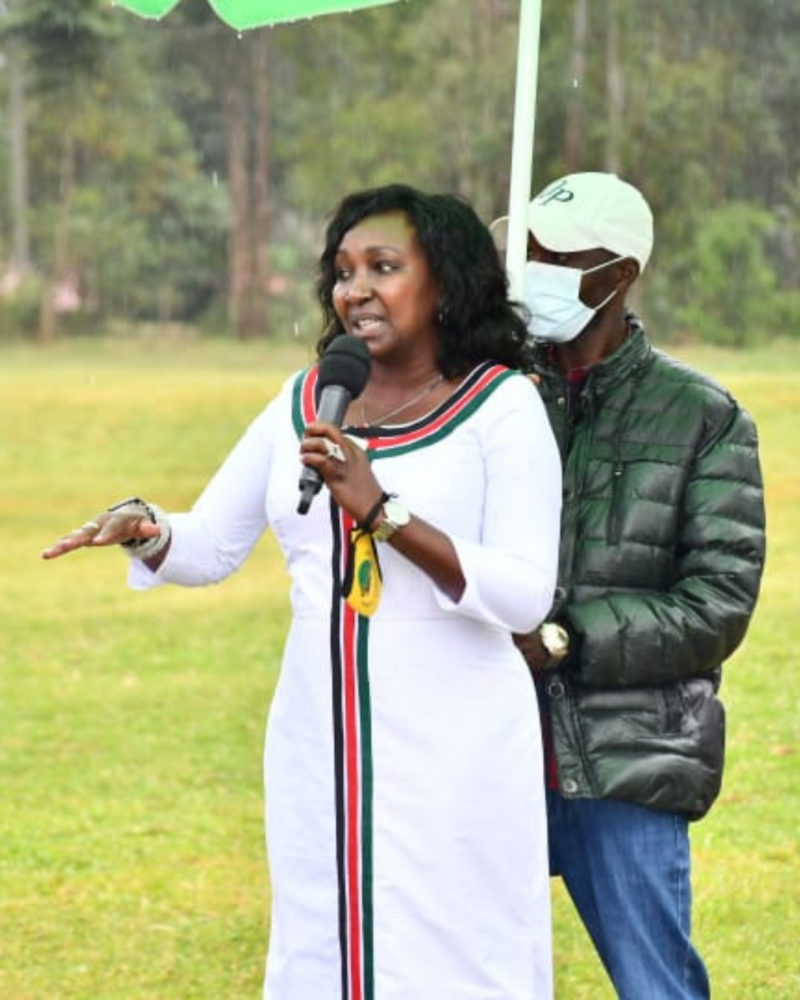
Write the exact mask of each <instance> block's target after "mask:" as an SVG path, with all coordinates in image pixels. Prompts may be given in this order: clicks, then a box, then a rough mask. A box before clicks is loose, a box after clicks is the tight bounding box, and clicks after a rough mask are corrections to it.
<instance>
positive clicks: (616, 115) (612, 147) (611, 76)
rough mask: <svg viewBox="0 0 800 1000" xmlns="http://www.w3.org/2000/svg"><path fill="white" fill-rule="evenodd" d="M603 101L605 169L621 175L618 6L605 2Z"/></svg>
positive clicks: (622, 110) (622, 97)
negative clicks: (604, 81)
mask: <svg viewBox="0 0 800 1000" xmlns="http://www.w3.org/2000/svg"><path fill="white" fill-rule="evenodd" d="M606 31H607V34H606V98H607V105H608V131H607V132H606V152H605V163H606V170H608V171H609V172H610V173H612V174H616V173H619V172H620V169H621V164H622V122H623V119H624V113H625V94H624V87H623V74H622V63H621V62H620V56H619V50H620V45H619V4H618V3H617V0H606Z"/></svg>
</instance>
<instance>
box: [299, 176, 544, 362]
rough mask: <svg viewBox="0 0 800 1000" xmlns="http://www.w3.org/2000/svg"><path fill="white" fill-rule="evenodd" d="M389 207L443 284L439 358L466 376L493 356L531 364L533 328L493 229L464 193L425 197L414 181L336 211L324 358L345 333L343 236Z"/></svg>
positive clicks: (326, 262) (353, 199) (329, 232)
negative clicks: (515, 296) (338, 263)
mask: <svg viewBox="0 0 800 1000" xmlns="http://www.w3.org/2000/svg"><path fill="white" fill-rule="evenodd" d="M389 212H402V213H404V214H405V216H406V217H407V218H408V220H409V222H410V223H411V225H412V226H413V227H414V231H415V234H416V238H417V242H418V243H419V246H420V248H421V249H422V252H423V254H424V256H425V259H426V261H427V263H428V267H429V268H430V270H431V273H432V274H433V276H434V279H435V281H436V283H437V285H438V287H439V309H438V311H437V315H436V324H437V327H438V331H439V350H438V359H437V360H438V365H439V370H440V371H441V372H442V374H443V375H444V376H445V377H446V378H452V377H454V376H457V375H463V374H465V373H466V372H468V371H469V370H470V369H471V368H472V367H474V366H475V365H476V364H477V363H479V362H481V361H487V360H490V361H496V362H499V363H500V364H504V365H508V366H509V367H510V368H525V367H526V366H527V361H528V354H529V349H528V331H527V327H526V324H525V321H524V319H523V318H522V315H521V313H520V310H519V308H518V307H517V306H516V304H515V303H513V302H510V301H509V298H508V278H507V276H506V272H505V268H504V266H503V264H502V262H501V260H500V256H499V254H498V251H497V247H496V246H495V243H494V240H493V239H492V236H491V233H490V232H489V230H488V228H487V227H486V226H485V225H484V223H483V222H481V220H480V219H479V217H478V215H477V214H476V212H475V210H474V209H473V208H472V207H471V206H470V205H469V204H468V203H467V202H466V201H464V200H463V199H462V198H459V197H457V196H455V195H447V194H426V193H424V192H422V191H418V190H417V189H416V188H413V187H410V186H409V185H407V184H388V185H386V186H385V187H378V188H371V189H369V190H366V191H359V192H356V193H354V194H350V195H348V196H347V197H346V198H344V199H343V200H342V201H341V202H340V204H339V206H338V208H337V209H336V211H335V212H334V215H333V217H332V218H331V221H330V222H329V224H328V227H327V229H326V232H325V247H324V249H323V251H322V254H321V256H320V259H319V269H318V275H317V297H318V299H319V302H320V305H321V307H322V315H323V330H322V334H321V336H320V339H319V341H318V343H317V353H318V355H321V354H322V353H323V351H324V350H325V348H326V347H327V346H328V344H330V342H331V341H332V340H333V339H334V338H336V337H338V336H340V334H342V333H344V328H343V327H342V324H341V322H340V320H339V317H338V316H337V315H336V311H335V309H334V307H333V287H334V285H335V283H336V270H335V267H334V261H335V258H336V254H337V252H338V250H339V246H340V244H341V242H342V239H343V238H344V236H345V234H346V233H347V232H348V231H349V230H350V229H352V228H353V226H355V225H357V224H358V223H359V222H361V221H362V220H364V219H366V218H369V217H370V216H374V215H385V214H387V213H389Z"/></svg>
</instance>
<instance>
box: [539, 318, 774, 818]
mask: <svg viewBox="0 0 800 1000" xmlns="http://www.w3.org/2000/svg"><path fill="white" fill-rule="evenodd" d="M629 319H630V321H631V325H632V332H631V335H630V337H629V338H628V340H627V341H626V342H625V343H624V344H623V346H622V347H620V348H619V350H618V351H616V353H615V354H613V355H612V356H611V357H609V358H607V359H605V360H604V361H603V362H602V363H601V364H598V365H596V366H595V367H594V368H592V369H591V371H590V374H589V375H588V378H587V379H586V382H585V384H584V386H583V389H582V391H581V392H580V394H579V395H577V396H576V397H575V398H574V399H570V392H569V387H568V384H567V382H566V381H565V379H564V377H563V375H561V374H560V372H558V371H557V370H556V369H555V368H554V367H553V366H552V365H550V364H548V362H547V360H546V358H547V353H546V351H542V353H541V355H540V358H539V361H538V362H537V364H536V369H535V370H536V371H537V372H538V374H539V375H540V376H541V380H542V381H541V387H540V388H541V393H542V396H543V398H544V401H545V404H546V406H547V409H548V412H549V415H550V419H551V421H552V425H553V429H554V431H555V434H556V437H557V439H558V441H559V445H560V448H561V454H562V458H563V461H564V509H563V515H562V516H563V521H562V532H561V556H560V569H559V586H558V590H557V591H556V604H555V606H554V608H553V611H552V614H551V616H550V617H551V619H552V620H556V621H562V622H564V623H565V624H566V625H567V626H568V628H569V629H570V630H571V631H572V633H573V634H574V635H575V636H576V637H577V643H576V649H575V653H574V655H573V654H570V656H569V657H568V659H567V660H566V661H565V662H564V664H563V665H562V668H561V669H560V670H558V671H554V672H548V673H546V674H545V675H544V679H543V680H542V681H541V682H540V683H539V685H538V686H539V690H540V695H541V696H542V698H543V699H544V706H543V707H544V708H545V713H544V714H545V717H547V716H549V720H550V725H551V726H552V737H553V747H554V751H555V756H556V760H557V765H558V780H559V788H560V790H561V792H562V794H564V795H565V796H567V797H583V798H612V799H624V800H626V801H629V802H636V803H639V804H641V805H646V806H651V807H653V808H655V809H666V810H670V811H674V812H681V813H686V814H688V815H689V816H690V817H692V818H694V819H696V818H699V817H700V816H702V815H703V814H704V813H705V812H706V811H707V810H708V808H709V807H710V806H711V804H712V802H713V801H714V799H715V798H716V796H717V794H718V792H719V788H720V782H721V779H722V766H723V754H724V722H725V717H724V710H723V707H722V704H721V703H720V701H719V699H718V697H717V690H718V687H719V680H720V668H721V665H722V663H723V661H724V660H725V659H726V658H727V657H728V656H730V654H731V653H732V652H733V651H734V650H735V649H736V647H737V646H738V645H739V643H740V642H741V641H742V638H743V637H744V634H745V631H746V630H747V626H748V622H749V619H750V616H751V614H752V612H753V608H754V605H755V602H756V598H757V596H758V589H759V583H760V579H761V571H762V568H763V561H764V551H765V542H764V505H763V492H762V482H761V472H760V467H759V460H758V449H757V438H756V431H755V427H754V425H753V422H752V420H751V419H750V417H749V416H748V415H747V413H745V412H744V411H743V410H742V409H741V408H740V407H739V406H738V405H737V403H736V401H735V400H734V399H733V398H732V397H731V396H730V394H729V393H728V392H726V391H725V390H724V389H722V388H721V387H720V386H719V385H717V384H716V383H715V382H713V381H712V380H711V379H709V378H707V377H705V376H704V375H701V374H700V373H698V372H696V371H693V370H692V369H690V368H688V367H686V366H685V365H683V364H681V363H679V362H677V361H675V360H674V359H672V358H669V357H668V356H666V355H665V354H662V353H661V352H659V351H657V350H655V349H654V348H653V347H652V346H651V344H650V343H649V341H648V340H647V338H646V336H645V334H644V331H643V329H642V327H641V325H640V324H639V323H638V321H637V320H636V319H635V318H634V317H633V316H630V317H629Z"/></svg>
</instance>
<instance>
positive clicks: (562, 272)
mask: <svg viewBox="0 0 800 1000" xmlns="http://www.w3.org/2000/svg"><path fill="white" fill-rule="evenodd" d="M618 260H623V258H622V257H614V258H613V259H612V260H606V261H604V262H603V263H602V264H598V265H597V266H596V267H590V268H588V269H587V270H586V271H581V270H580V269H579V268H577V267H562V266H559V265H557V264H543V263H541V262H540V261H538V260H530V261H528V263H527V265H526V267H525V304H526V305H527V307H528V309H529V310H530V314H531V318H530V320H529V322H528V331H529V333H530V335H531V336H532V337H534V338H535V339H536V340H548V341H550V342H551V343H554V344H566V343H568V342H569V341H570V340H574V339H575V338H576V337H577V336H578V335H579V334H580V333H582V332H583V331H584V330H585V329H586V327H587V326H588V325H589V323H590V322H591V320H592V319H594V317H595V315H596V314H597V313H598V311H599V310H600V309H602V308H603V306H605V305H607V304H608V303H609V302H610V301H611V300H612V299H613V298H614V296H615V295H616V294H617V289H616V288H615V289H613V291H612V292H611V293H610V294H609V295H607V296H606V298H604V299H603V301H602V302H601V303H600V304H599V305H597V306H594V308H592V307H591V306H587V305H586V303H585V302H582V301H581V296H580V291H581V279H582V278H583V276H584V274H592V273H594V272H595V271H600V270H602V268H604V267H608V265H609V264H615V263H616V262H617V261H618Z"/></svg>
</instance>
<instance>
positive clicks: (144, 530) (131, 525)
mask: <svg viewBox="0 0 800 1000" xmlns="http://www.w3.org/2000/svg"><path fill="white" fill-rule="evenodd" d="M160 534H161V528H160V527H159V525H157V524H153V523H152V521H151V520H150V519H149V518H148V517H147V516H146V515H143V514H141V513H130V512H126V511H122V510H120V511H110V510H104V511H103V512H102V513H101V514H97V515H96V516H95V517H94V518H93V519H92V520H91V521H87V522H86V523H85V524H82V525H81V526H80V527H79V528H74V529H73V530H72V531H70V533H69V534H68V535H64V537H63V538H59V540H58V541H57V542H55V543H54V544H53V545H50V546H48V548H46V549H44V550H43V551H42V554H41V555H42V559H57V558H58V557H59V556H63V555H66V554H67V553H68V552H74V551H75V550H76V549H83V548H87V547H91V548H102V547H103V546H106V545H121V544H122V543H123V542H127V541H130V540H131V539H135V538H155V537H156V536H157V535H160Z"/></svg>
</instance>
